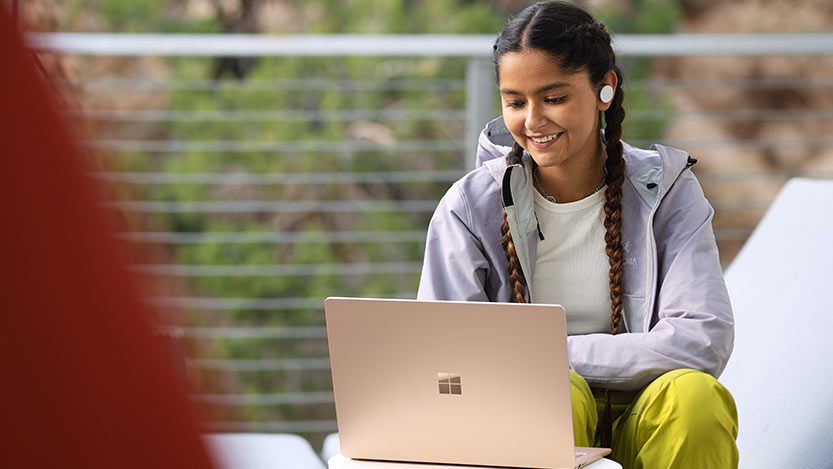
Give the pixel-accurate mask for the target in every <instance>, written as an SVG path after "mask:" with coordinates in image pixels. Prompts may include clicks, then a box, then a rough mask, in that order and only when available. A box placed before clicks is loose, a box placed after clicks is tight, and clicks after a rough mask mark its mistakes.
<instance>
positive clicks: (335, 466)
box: [321, 433, 622, 469]
mask: <svg viewBox="0 0 833 469" xmlns="http://www.w3.org/2000/svg"><path fill="white" fill-rule="evenodd" d="M321 458H322V459H323V460H324V461H327V464H328V467H329V469H426V468H427V467H428V468H430V469H461V468H471V469H498V468H488V467H477V468H475V467H474V466H449V465H443V464H430V465H426V464H408V463H393V462H380V461H356V460H353V459H348V458H345V457H344V456H342V455H341V449H339V441H338V433H333V434H331V435H327V438H326V439H325V440H324V448H323V450H322V451H321ZM585 467H586V468H587V469H622V466H621V465H619V463H617V462H614V461H611V460H610V459H602V460H600V461H596V462H594V463H593V464H590V465H589V466H585Z"/></svg>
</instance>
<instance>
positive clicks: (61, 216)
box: [0, 5, 211, 469]
mask: <svg viewBox="0 0 833 469" xmlns="http://www.w3.org/2000/svg"><path fill="white" fill-rule="evenodd" d="M0 44H2V48H0V50H1V51H2V52H0V59H2V62H0V63H2V67H0V161H2V163H0V164H2V166H0V178H2V179H0V201H2V216H3V220H4V221H3V227H2V230H0V269H2V270H0V271H2V274H0V275H2V276H1V277H0V282H2V283H0V312H2V329H0V331H2V332H0V377H2V378H0V426H1V427H0V428H2V435H0V467H7V468H20V467H84V468H103V467H107V468H112V467H119V468H143V469H144V468H160V467H177V468H185V467H187V468H194V467H209V466H211V461H210V459H209V457H208V454H207V452H206V449H205V447H204V446H203V444H202V442H201V439H200V436H199V429H198V423H197V420H196V418H195V415H194V413H193V409H192V407H191V405H190V404H189V402H188V398H187V396H186V394H185V391H184V389H183V386H182V385H181V378H180V377H179V376H177V374H176V372H175V369H174V365H173V363H172V359H171V358H172V354H170V353H168V352H167V351H166V350H163V347H162V343H161V342H160V341H159V340H158V339H156V338H155V337H154V335H153V330H154V329H153V325H152V323H151V321H150V317H149V315H148V312H147V311H146V309H145V308H144V306H143V305H142V303H141V302H140V298H139V295H138V289H137V287H136V285H135V284H134V283H132V282H133V280H134V279H133V278H132V276H131V275H130V274H129V273H128V272H127V256H126V253H125V252H122V251H121V249H122V248H121V247H120V246H119V245H118V244H117V242H116V241H115V240H114V238H113V236H112V234H113V232H114V231H115V226H117V225H115V224H114V223H113V222H114V217H112V214H110V213H108V212H107V211H106V209H103V208H102V207H101V202H102V197H101V195H102V194H103V192H102V191H100V190H99V189H100V188H98V187H97V185H96V182H95V180H94V179H92V178H90V177H89V174H88V173H89V170H90V168H89V167H88V165H87V163H86V162H85V160H84V159H83V157H82V155H81V153H80V152H79V150H78V149H77V148H75V147H74V145H73V143H72V142H73V140H74V139H73V136H72V135H71V133H70V131H69V130H68V128H67V126H66V125H65V123H64V122H62V120H61V116H60V114H59V111H58V106H57V104H56V102H57V101H56V99H54V98H55V97H54V96H50V91H49V89H48V86H47V84H46V83H44V80H43V77H41V76H40V75H39V72H38V69H37V65H36V61H35V59H34V56H33V55H32V53H31V52H30V51H28V50H26V49H25V48H24V46H23V41H22V39H21V37H20V35H19V34H18V33H17V32H16V28H15V27H14V24H13V23H12V21H11V20H10V18H9V16H8V11H7V9H6V8H3V5H0Z"/></svg>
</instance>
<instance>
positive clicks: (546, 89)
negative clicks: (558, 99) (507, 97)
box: [500, 81, 572, 95]
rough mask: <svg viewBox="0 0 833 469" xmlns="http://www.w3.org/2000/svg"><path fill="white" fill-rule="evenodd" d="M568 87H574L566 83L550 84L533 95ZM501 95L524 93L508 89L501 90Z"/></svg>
mask: <svg viewBox="0 0 833 469" xmlns="http://www.w3.org/2000/svg"><path fill="white" fill-rule="evenodd" d="M568 86H572V85H570V84H569V83H567V82H564V81H556V82H555V83H550V84H549V85H544V86H542V87H540V88H538V89H537V90H535V92H534V93H533V94H541V93H544V92H546V91H552V90H554V89H556V88H565V87H568ZM500 93H501V94H517V95H523V93H521V92H520V91H515V90H510V89H507V88H501V89H500Z"/></svg>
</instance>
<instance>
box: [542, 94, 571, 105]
mask: <svg viewBox="0 0 833 469" xmlns="http://www.w3.org/2000/svg"><path fill="white" fill-rule="evenodd" d="M566 98H567V97H566V96H560V97H558V98H547V99H545V100H544V102H546V103H547V104H561V103H563V102H564V100H565V99H566Z"/></svg>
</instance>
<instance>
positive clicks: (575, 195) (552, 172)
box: [534, 150, 605, 203]
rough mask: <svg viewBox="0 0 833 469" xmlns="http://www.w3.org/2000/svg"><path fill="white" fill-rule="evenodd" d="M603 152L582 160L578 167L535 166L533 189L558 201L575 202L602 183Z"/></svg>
mask: <svg viewBox="0 0 833 469" xmlns="http://www.w3.org/2000/svg"><path fill="white" fill-rule="evenodd" d="M604 160H605V154H604V153H603V152H602V151H601V150H600V151H598V152H597V153H596V156H595V157H594V158H588V159H585V160H584V161H582V163H585V162H586V164H583V165H580V166H578V167H572V168H568V167H564V166H550V167H537V168H536V169H535V171H537V175H536V179H537V181H534V182H535V189H536V190H537V191H538V192H541V195H544V196H551V197H553V198H555V200H556V201H557V202H558V203H568V202H575V201H577V200H581V199H583V198H585V197H587V196H588V195H590V194H593V193H594V192H596V190H598V189H599V187H601V185H603V184H604V183H603V181H604V177H605V170H604Z"/></svg>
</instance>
